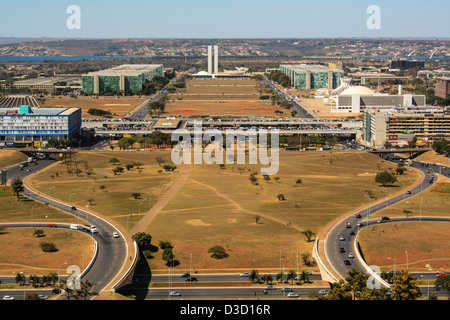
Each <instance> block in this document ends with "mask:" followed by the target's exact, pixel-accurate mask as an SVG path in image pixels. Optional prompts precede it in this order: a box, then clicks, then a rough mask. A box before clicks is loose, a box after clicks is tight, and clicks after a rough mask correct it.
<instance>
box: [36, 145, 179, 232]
mask: <svg viewBox="0 0 450 320" xmlns="http://www.w3.org/2000/svg"><path fill="white" fill-rule="evenodd" d="M158 156H160V157H162V158H164V159H165V160H166V161H170V153H137V152H120V151H116V152H97V153H96V152H80V153H78V155H77V156H76V157H75V158H73V159H72V162H70V163H62V162H61V163H60V164H58V165H56V166H53V167H52V168H49V169H47V170H45V171H43V172H41V173H39V174H38V175H37V176H34V177H33V179H32V180H30V182H31V184H32V186H33V187H34V188H35V189H36V190H38V191H39V192H41V193H44V194H47V195H50V196H51V197H53V198H56V199H59V200H61V201H64V202H67V203H71V204H72V205H74V206H78V207H84V208H87V209H89V210H92V211H93V212H97V213H99V214H100V215H102V216H104V217H106V218H109V219H111V220H113V221H114V222H115V223H118V224H120V225H121V226H122V227H126V226H127V225H128V226H129V229H131V228H132V226H134V225H135V224H136V223H137V222H139V220H140V217H141V216H140V215H139V212H140V213H141V214H145V213H146V212H147V211H148V210H149V209H150V207H152V206H153V205H154V204H155V203H156V202H157V201H158V198H159V197H160V196H161V195H162V194H164V192H165V191H166V190H167V188H168V187H169V185H170V183H171V182H172V179H175V176H176V175H177V173H168V172H165V171H164V170H162V167H159V165H158V163H157V162H156V160H155V158H156V157H158ZM112 158H117V159H118V160H119V161H120V162H119V163H117V164H114V165H113V164H112V163H110V162H109V160H110V159H112ZM136 162H139V163H141V165H140V167H139V169H138V168H137V166H136V165H135V166H134V167H133V168H131V169H130V170H127V169H126V165H127V164H133V163H136ZM119 166H120V167H123V169H124V171H123V172H122V173H117V174H116V175H115V174H114V173H113V171H112V169H114V168H116V167H119ZM76 168H78V169H80V170H81V171H82V172H81V173H79V174H78V176H77V175H76V173H75V171H76ZM159 170H162V172H161V173H158V171H159ZM133 193H140V196H139V197H138V198H137V199H135V198H134V197H133V196H132V194H133Z"/></svg>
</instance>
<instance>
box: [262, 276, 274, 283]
mask: <svg viewBox="0 0 450 320" xmlns="http://www.w3.org/2000/svg"><path fill="white" fill-rule="evenodd" d="M263 281H264V282H265V283H266V284H269V282H272V281H273V278H272V275H271V274H265V275H264V276H263Z"/></svg>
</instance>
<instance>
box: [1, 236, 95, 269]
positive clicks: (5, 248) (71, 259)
mask: <svg viewBox="0 0 450 320" xmlns="http://www.w3.org/2000/svg"><path fill="white" fill-rule="evenodd" d="M33 230H34V228H21V229H12V228H11V229H6V230H5V231H4V232H3V233H0V274H1V275H5V276H14V275H15V274H16V273H17V272H23V273H24V274H25V276H26V277H28V276H29V275H30V274H33V275H34V274H37V275H43V274H49V273H50V272H58V263H59V264H60V265H61V264H63V263H65V262H67V264H65V265H63V266H61V267H60V274H61V275H66V274H67V272H66V269H67V267H69V266H71V265H76V266H79V267H80V270H83V269H84V268H85V267H86V266H87V264H88V263H89V261H90V260H91V259H92V257H93V254H94V243H93V240H92V238H91V237H89V236H88V235H86V234H83V233H82V232H75V231H71V230H57V229H47V228H45V229H42V230H44V236H43V237H34V236H33ZM41 241H45V242H52V243H54V244H55V245H56V248H57V249H58V251H56V252H47V253H46V252H43V251H42V250H41V248H40V247H39V244H40V243H41ZM74 248H77V250H74ZM18 253H19V254H18ZM83 255H84V256H83Z"/></svg>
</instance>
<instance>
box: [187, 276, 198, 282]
mask: <svg viewBox="0 0 450 320" xmlns="http://www.w3.org/2000/svg"><path fill="white" fill-rule="evenodd" d="M184 281H188V282H194V281H198V279H197V278H196V277H189V278H186V280H184Z"/></svg>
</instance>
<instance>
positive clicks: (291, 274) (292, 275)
mask: <svg viewBox="0 0 450 320" xmlns="http://www.w3.org/2000/svg"><path fill="white" fill-rule="evenodd" d="M296 276H297V273H296V272H295V271H294V270H289V272H288V274H287V280H291V281H292V284H294V280H295V277H296Z"/></svg>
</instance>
